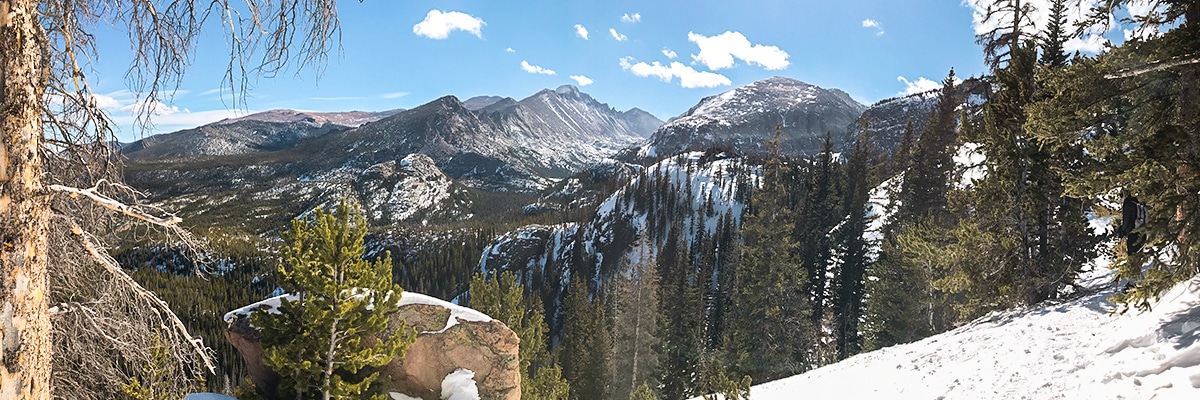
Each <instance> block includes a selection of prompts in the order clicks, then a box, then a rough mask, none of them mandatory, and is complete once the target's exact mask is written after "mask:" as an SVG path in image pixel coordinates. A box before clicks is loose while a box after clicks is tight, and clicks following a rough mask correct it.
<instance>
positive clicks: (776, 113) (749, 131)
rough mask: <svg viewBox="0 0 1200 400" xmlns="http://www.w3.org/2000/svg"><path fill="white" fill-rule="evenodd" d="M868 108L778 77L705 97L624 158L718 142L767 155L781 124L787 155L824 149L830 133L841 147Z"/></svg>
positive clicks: (641, 157) (649, 159)
mask: <svg viewBox="0 0 1200 400" xmlns="http://www.w3.org/2000/svg"><path fill="white" fill-rule="evenodd" d="M866 108H867V107H866V106H864V105H862V104H860V103H858V102H857V101H855V100H854V99H852V98H850V95H848V94H846V92H843V91H841V90H838V89H824V88H821V87H819V86H815V85H810V84H807V83H804V82H801V81H798V80H795V79H791V78H784V77H773V78H770V79H765V80H761V81H758V82H754V83H751V84H749V85H746V86H742V87H739V88H736V89H733V90H730V91H728V92H725V93H721V94H719V95H716V96H710V97H705V98H704V99H702V100H700V102H699V103H698V104H696V105H695V106H694V107H692V108H691V109H690V110H688V111H687V112H686V113H684V114H683V115H681V116H679V117H676V118H673V119H671V120H670V121H669V122H667V123H666V124H665V125H663V126H662V127H661V128H659V129H658V130H657V131H655V132H654V134H653V135H652V136H651V138H650V140H649V141H648V142H647V143H645V144H643V145H641V146H639V147H636V148H631V149H628V150H626V151H623V152H621V154H620V155H619V156H618V158H620V159H622V160H626V161H637V162H642V163H646V162H653V161H655V160H659V159H661V158H663V157H669V156H671V155H674V154H679V153H681V152H685V151H703V150H705V149H707V148H710V147H713V146H724V147H728V148H730V149H732V150H735V151H737V152H741V153H762V152H764V151H765V149H763V148H762V144H761V143H762V142H763V141H765V140H769V139H770V138H771V136H772V135H773V134H774V132H775V126H776V125H779V126H781V128H782V131H783V138H784V139H783V151H784V153H786V154H793V155H811V154H815V153H816V152H818V151H819V150H820V148H821V145H822V142H823V141H824V139H825V134H826V132H829V133H830V134H831V135H832V139H833V141H834V145H835V146H837V147H838V148H841V146H842V145H844V143H846V142H848V141H849V140H850V139H851V136H852V132H853V130H851V129H849V128H848V127H851V126H853V124H854V122H855V121H856V120H857V119H858V118H859V116H860V115H861V114H862V112H863V111H864V110H865V109H866Z"/></svg>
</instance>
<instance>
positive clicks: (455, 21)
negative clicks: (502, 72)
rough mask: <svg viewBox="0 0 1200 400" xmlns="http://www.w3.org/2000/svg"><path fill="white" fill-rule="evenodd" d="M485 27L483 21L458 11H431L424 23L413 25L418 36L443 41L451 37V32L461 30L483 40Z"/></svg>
mask: <svg viewBox="0 0 1200 400" xmlns="http://www.w3.org/2000/svg"><path fill="white" fill-rule="evenodd" d="M484 25H487V23H485V22H483V19H480V18H476V17H473V16H471V15H470V14H466V13H461V12H458V11H448V12H442V11H441V10H430V11H429V14H426V15H425V20H424V21H421V22H419V23H417V24H416V25H413V33H415V34H417V36H424V37H427V38H430V39H438V40H441V39H445V38H448V37H450V32H451V31H454V30H460V31H466V32H470V33H471V34H473V35H475V37H478V38H480V39H482V38H483V32H482V31H481V29H483V26H484Z"/></svg>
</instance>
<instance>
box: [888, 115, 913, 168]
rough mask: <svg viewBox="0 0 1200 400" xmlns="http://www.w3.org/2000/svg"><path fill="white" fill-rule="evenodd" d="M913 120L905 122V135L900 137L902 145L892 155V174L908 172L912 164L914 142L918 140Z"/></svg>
mask: <svg viewBox="0 0 1200 400" xmlns="http://www.w3.org/2000/svg"><path fill="white" fill-rule="evenodd" d="M915 129H916V128H914V127H913V121H912V118H909V119H907V120H905V121H904V133H903V134H901V135H900V145H899V147H896V152H895V153H894V154H892V168H891V172H892V173H891V174H892V175H895V174H899V173H902V172H904V171H907V170H908V167H909V166H910V165H911V164H912V158H913V154H912V153H913V142H914V141H915V140H916V138H914V135H916V132H914V130H915Z"/></svg>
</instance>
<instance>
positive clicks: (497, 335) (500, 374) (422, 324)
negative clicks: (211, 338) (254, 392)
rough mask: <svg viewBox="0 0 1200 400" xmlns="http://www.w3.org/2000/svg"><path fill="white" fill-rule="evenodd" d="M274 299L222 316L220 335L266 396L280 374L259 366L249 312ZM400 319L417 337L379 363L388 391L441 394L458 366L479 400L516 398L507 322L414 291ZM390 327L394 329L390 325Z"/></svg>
mask: <svg viewBox="0 0 1200 400" xmlns="http://www.w3.org/2000/svg"><path fill="white" fill-rule="evenodd" d="M282 297H283V296H280V297H273V298H270V299H267V300H263V301H261V302H258V303H255V304H251V305H249V306H246V307H243V308H240V309H237V310H234V311H232V312H230V313H228V314H226V315H225V321H226V323H227V325H226V329H225V337H226V338H227V339H229V342H230V343H232V344H233V346H234V347H236V348H237V349H238V352H239V353H240V354H241V356H242V359H243V360H244V361H245V362H246V369H247V371H248V372H249V374H250V378H251V379H252V380H253V381H254V384H255V385H257V386H258V387H259V388H260V389H262V390H263V391H264V392H266V393H268V394H269V395H273V394H274V393H275V389H276V387H277V386H278V385H279V381H280V378H279V375H278V374H276V373H275V372H274V371H271V369H270V368H268V367H266V366H265V365H263V348H262V344H261V343H260V339H261V338H260V336H259V334H258V330H257V329H256V328H254V326H252V325H250V318H249V316H250V313H251V312H252V311H254V310H257V309H263V308H267V309H270V308H274V307H277V306H278V304H279V303H280V299H281V298H282ZM401 322H403V323H404V324H405V325H406V326H407V327H408V328H409V329H415V330H416V331H417V332H418V335H417V340H416V342H414V343H413V344H412V345H411V346H409V348H408V350H407V351H406V352H405V355H404V357H403V358H398V359H396V360H393V361H392V362H391V363H390V364H388V365H387V366H386V367H384V370H385V371H386V373H387V375H388V376H389V377H390V378H391V387H390V388H389V391H392V392H397V393H403V394H405V395H408V396H411V397H419V398H421V399H425V400H437V399H440V398H441V390H442V380H443V379H444V378H445V377H446V376H447V375H449V374H451V373H453V372H454V371H455V370H457V369H459V368H462V369H467V370H471V371H473V372H474V373H475V382H476V385H477V387H478V388H479V396H480V398H481V399H483V400H519V399H520V398H521V378H520V367H519V365H520V364H519V362H518V359H517V351H518V345H519V343H520V340H519V339H518V338H517V335H516V334H515V333H513V331H512V330H510V329H509V328H508V327H507V326H505V325H504V324H503V323H501V322H500V321H497V320H494V319H492V318H491V317H488V316H487V315H484V314H483V313H480V312H478V311H475V310H472V309H469V308H466V307H461V306H458V305H455V304H451V303H449V302H446V301H443V300H439V299H436V298H432V297H429V296H425V295H422V294H418V293H412V292H404V295H403V296H401V300H400V309H399V311H398V312H397V313H396V314H394V315H392V318H391V323H390V325H391V326H392V327H398V326H400V323H401ZM393 329H394V328H393Z"/></svg>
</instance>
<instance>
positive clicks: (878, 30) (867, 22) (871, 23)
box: [862, 18, 883, 36]
mask: <svg viewBox="0 0 1200 400" xmlns="http://www.w3.org/2000/svg"><path fill="white" fill-rule="evenodd" d="M862 27H863V28H875V36H883V24H880V23H879V21H876V20H873V19H870V18H867V19H864V20H863V22H862Z"/></svg>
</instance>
